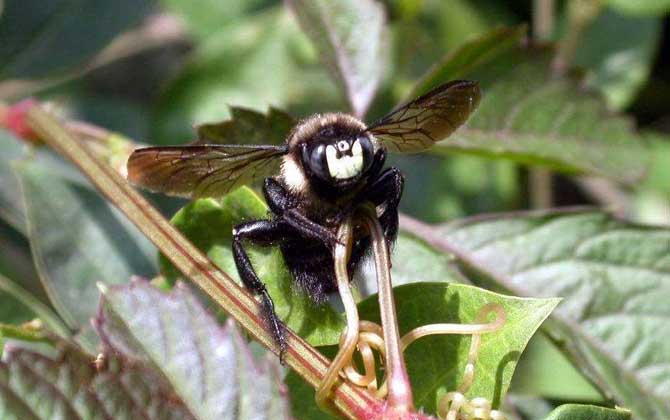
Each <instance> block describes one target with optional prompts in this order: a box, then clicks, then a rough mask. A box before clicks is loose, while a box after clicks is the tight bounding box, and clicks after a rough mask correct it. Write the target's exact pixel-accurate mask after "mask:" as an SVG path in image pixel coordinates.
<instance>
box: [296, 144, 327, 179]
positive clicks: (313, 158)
mask: <svg viewBox="0 0 670 420" xmlns="http://www.w3.org/2000/svg"><path fill="white" fill-rule="evenodd" d="M302 163H303V166H305V167H306V168H309V170H310V171H311V172H312V173H313V174H315V175H316V176H318V177H319V178H321V179H323V180H327V179H329V178H330V174H329V172H328V164H327V162H326V145H325V144H323V143H322V144H318V145H316V146H314V147H309V146H307V145H304V146H303V148H302Z"/></svg>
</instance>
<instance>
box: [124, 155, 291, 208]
mask: <svg viewBox="0 0 670 420" xmlns="http://www.w3.org/2000/svg"><path fill="white" fill-rule="evenodd" d="M286 152H287V147H286V146H237V145H234V146H233V145H216V144H210V145H193V146H167V147H147V148H142V149H137V150H135V151H134V152H133V153H132V154H131V155H130V158H129V159H128V179H129V180H130V182H132V183H133V184H135V185H139V186H142V187H144V188H147V189H149V190H152V191H158V192H163V193H166V194H168V195H174V196H179V197H187V198H200V197H220V196H222V195H224V194H226V193H228V192H229V191H231V190H233V189H235V188H237V187H239V186H241V185H243V184H248V183H249V182H251V181H252V180H254V179H259V178H262V177H266V176H269V175H272V174H273V173H276V172H277V171H278V169H279V165H280V160H281V159H279V158H280V157H281V156H282V155H284V154H286Z"/></svg>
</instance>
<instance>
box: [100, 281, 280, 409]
mask: <svg viewBox="0 0 670 420" xmlns="http://www.w3.org/2000/svg"><path fill="white" fill-rule="evenodd" d="M95 326H96V329H97V330H98V332H99V334H100V335H101V337H102V339H103V342H104V343H105V345H106V346H108V347H110V348H111V349H113V350H114V351H116V352H120V353H122V354H124V355H126V356H127V357H129V358H131V359H132V360H135V361H136V362H137V363H140V364H144V365H147V366H152V367H153V368H154V369H155V370H157V371H158V372H160V374H161V375H162V376H163V377H164V378H165V379H166V380H167V381H168V382H169V383H170V385H171V387H172V389H173V391H174V393H175V394H176V395H177V396H178V397H179V399H181V400H182V401H184V403H185V404H186V406H187V407H188V408H189V410H190V411H191V412H192V413H193V414H194V416H196V417H197V418H199V419H222V418H236V419H251V418H254V419H282V418H289V417H290V416H289V412H288V403H287V400H286V396H285V395H284V388H283V385H282V384H281V382H280V379H279V366H278V361H277V359H276V358H274V357H268V358H266V359H264V360H262V361H260V363H259V362H258V361H256V360H254V358H253V357H252V354H251V352H250V350H249V346H248V345H247V343H246V341H245V340H244V339H243V338H242V336H241V335H240V333H239V331H238V330H237V327H236V326H235V324H233V323H232V322H229V323H228V324H227V325H226V327H225V328H222V327H221V326H219V325H218V324H217V322H216V320H215V319H214V317H213V316H212V315H210V314H209V313H207V312H206V311H205V309H204V307H203V306H202V304H201V303H200V301H199V300H198V298H197V297H196V296H195V295H194V294H193V293H192V292H191V291H190V290H189V289H188V287H187V286H185V285H184V284H181V283H178V284H177V285H176V286H175V288H174V289H173V290H172V291H171V292H170V293H169V294H166V293H163V292H161V291H159V290H158V289H156V288H154V287H152V286H151V285H150V284H149V283H147V282H145V281H142V280H134V281H133V282H131V284H130V285H127V286H113V287H110V288H109V289H107V290H105V291H104V300H103V305H102V307H101V310H100V314H99V316H98V318H97V319H96V321H95ZM252 389H253V392H249V390H252Z"/></svg>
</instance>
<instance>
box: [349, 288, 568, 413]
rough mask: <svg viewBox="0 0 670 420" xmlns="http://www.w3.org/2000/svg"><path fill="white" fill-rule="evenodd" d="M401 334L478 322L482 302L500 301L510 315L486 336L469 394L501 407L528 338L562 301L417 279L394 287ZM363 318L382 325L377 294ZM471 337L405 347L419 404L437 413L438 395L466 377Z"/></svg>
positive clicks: (424, 340)
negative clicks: (520, 296)
mask: <svg viewBox="0 0 670 420" xmlns="http://www.w3.org/2000/svg"><path fill="white" fill-rule="evenodd" d="M393 292H394V296H395V301H396V306H397V312H398V324H399V328H400V333H401V335H402V334H404V333H407V332H409V331H410V330H412V329H414V328H416V327H419V326H422V325H427V324H433V323H475V319H476V317H477V314H478V312H479V310H480V309H481V307H482V306H484V305H486V304H488V303H499V304H501V305H502V306H503V308H504V310H505V313H506V315H507V321H506V322H505V325H504V326H503V328H502V329H501V330H500V331H497V332H495V333H490V334H485V335H482V344H481V347H480V352H479V356H478V358H477V363H476V367H475V377H474V382H473V384H472V387H471V388H470V390H469V391H468V392H467V394H466V396H468V397H469V398H474V397H485V398H487V399H489V400H491V401H492V403H493V406H494V407H497V406H498V405H499V404H500V402H501V401H502V398H503V397H504V396H505V393H506V392H507V388H508V387H509V384H510V381H511V379H512V374H513V373H514V368H515V366H516V362H517V361H518V359H519V356H520V355H521V352H523V349H524V348H525V346H526V343H527V342H528V340H530V337H531V336H532V335H533V333H534V332H535V330H536V329H537V328H538V327H539V326H540V324H541V323H542V321H544V319H545V318H546V317H547V316H548V315H549V314H550V313H551V311H552V310H553V309H554V307H556V305H557V304H558V302H559V299H551V298H549V299H528V298H517V297H511V296H504V295H499V294H496V293H493V292H489V291H486V290H483V289H479V288H476V287H473V286H468V285H464V284H446V283H418V284H408V285H404V286H399V287H396V288H394V289H393ZM359 312H360V317H361V319H366V320H371V321H374V322H377V323H379V322H380V318H379V309H378V302H377V296H374V297H370V298H368V299H366V300H365V301H363V302H362V303H361V304H360V305H359ZM469 348H470V339H469V338H465V337H463V336H458V335H448V336H431V337H425V338H421V339H419V340H418V341H416V342H415V343H413V344H412V345H410V346H409V347H408V348H407V350H406V351H405V360H406V363H407V369H408V373H409V377H410V381H411V383H412V390H413V392H414V402H415V405H416V406H417V407H424V409H425V410H426V411H427V412H429V413H434V412H435V410H436V404H437V401H438V400H439V398H440V397H441V396H442V395H444V394H445V393H446V392H449V391H453V390H456V389H457V388H458V385H459V384H460V382H461V380H462V378H463V372H464V368H465V363H466V361H467V357H468V350H469Z"/></svg>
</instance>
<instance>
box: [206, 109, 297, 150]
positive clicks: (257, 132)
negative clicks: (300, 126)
mask: <svg viewBox="0 0 670 420" xmlns="http://www.w3.org/2000/svg"><path fill="white" fill-rule="evenodd" d="M230 114H231V118H230V119H228V120H225V121H222V122H218V123H210V124H201V125H199V126H197V127H196V130H197V132H198V142H200V143H216V144H261V145H262V144H283V143H284V142H285V140H286V137H288V134H289V132H290V131H291V129H292V128H293V126H294V125H295V124H296V120H295V119H294V118H293V117H291V116H290V115H289V114H287V113H285V112H284V111H281V110H279V109H277V108H272V107H271V108H270V109H269V110H268V112H267V114H263V113H260V112H257V111H254V110H253V109H246V108H241V107H234V106H231V107H230Z"/></svg>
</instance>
